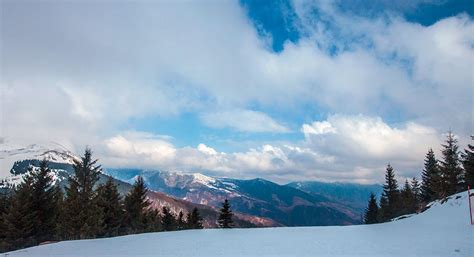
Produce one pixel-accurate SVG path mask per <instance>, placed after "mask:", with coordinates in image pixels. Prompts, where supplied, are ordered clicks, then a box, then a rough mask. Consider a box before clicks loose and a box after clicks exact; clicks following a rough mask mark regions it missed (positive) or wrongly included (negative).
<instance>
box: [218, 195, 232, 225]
mask: <svg viewBox="0 0 474 257" xmlns="http://www.w3.org/2000/svg"><path fill="white" fill-rule="evenodd" d="M233 215H234V214H233V213H232V210H231V209H230V203H229V200H227V199H225V200H224V203H223V204H222V208H221V209H220V213H219V218H218V220H217V222H218V223H219V227H221V228H232V227H233V226H234V225H233V223H234V222H233V221H232V216H233Z"/></svg>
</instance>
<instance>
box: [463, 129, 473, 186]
mask: <svg viewBox="0 0 474 257" xmlns="http://www.w3.org/2000/svg"><path fill="white" fill-rule="evenodd" d="M471 138H472V139H473V140H474V136H471ZM462 166H463V168H464V176H465V177H464V180H465V183H466V187H467V186H469V187H470V188H471V189H472V188H474V145H471V144H469V145H467V149H464V153H463V154H462Z"/></svg>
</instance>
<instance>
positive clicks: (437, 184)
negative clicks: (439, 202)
mask: <svg viewBox="0 0 474 257" xmlns="http://www.w3.org/2000/svg"><path fill="white" fill-rule="evenodd" d="M440 194H441V174H440V169H439V165H438V161H437V160H436V157H435V154H434V152H433V149H430V150H429V151H428V153H427V154H426V157H425V164H424V168H423V172H422V174H421V198H422V200H423V201H424V202H431V201H433V200H436V199H438V198H439V196H440Z"/></svg>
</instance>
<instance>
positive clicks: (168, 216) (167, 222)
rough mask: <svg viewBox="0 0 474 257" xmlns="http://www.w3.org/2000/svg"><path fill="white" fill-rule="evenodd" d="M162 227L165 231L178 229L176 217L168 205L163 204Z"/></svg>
mask: <svg viewBox="0 0 474 257" xmlns="http://www.w3.org/2000/svg"><path fill="white" fill-rule="evenodd" d="M161 227H162V228H163V230H164V231H174V230H176V229H177V221H176V218H175V216H174V215H173V213H171V211H170V209H169V208H168V207H167V206H163V208H162V209H161Z"/></svg>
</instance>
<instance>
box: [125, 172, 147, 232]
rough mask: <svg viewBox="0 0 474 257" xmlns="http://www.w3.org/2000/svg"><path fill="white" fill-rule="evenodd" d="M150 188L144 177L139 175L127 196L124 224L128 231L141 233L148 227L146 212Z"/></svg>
mask: <svg viewBox="0 0 474 257" xmlns="http://www.w3.org/2000/svg"><path fill="white" fill-rule="evenodd" d="M147 192H148V189H147V187H146V186H145V182H144V181H143V178H142V177H141V176H139V177H138V178H137V180H136V181H135V183H134V185H133V188H132V189H131V190H130V192H128V194H127V195H126V196H125V201H124V202H125V219H124V225H125V226H126V228H127V232H128V233H141V232H143V231H144V230H145V229H146V214H147V211H148V207H149V206H150V201H148V199H147V196H146V194H147Z"/></svg>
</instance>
